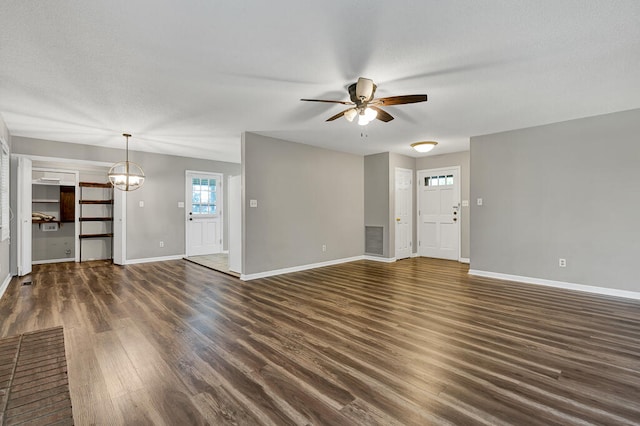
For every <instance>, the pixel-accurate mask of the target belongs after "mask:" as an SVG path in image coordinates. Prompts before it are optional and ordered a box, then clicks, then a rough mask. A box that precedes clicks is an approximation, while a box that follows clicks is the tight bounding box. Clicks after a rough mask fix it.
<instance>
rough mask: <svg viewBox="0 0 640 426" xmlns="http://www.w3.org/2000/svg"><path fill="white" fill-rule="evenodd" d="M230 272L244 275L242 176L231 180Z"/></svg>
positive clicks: (228, 211) (229, 213) (228, 215)
mask: <svg viewBox="0 0 640 426" xmlns="http://www.w3.org/2000/svg"><path fill="white" fill-rule="evenodd" d="M228 195H229V196H228V200H229V202H228V204H229V206H228V208H227V213H228V214H227V217H228V218H229V270H230V271H233V272H237V273H239V274H241V273H242V176H231V177H230V178H229V194H228Z"/></svg>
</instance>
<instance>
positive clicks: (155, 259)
mask: <svg viewBox="0 0 640 426" xmlns="http://www.w3.org/2000/svg"><path fill="white" fill-rule="evenodd" d="M184 257H185V255H184V254H174V255H172V256H160V257H146V258H143V259H127V260H125V261H124V264H125V265H135V264H138V263H151V262H166V261H167V260H180V259H184Z"/></svg>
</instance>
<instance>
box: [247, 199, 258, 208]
mask: <svg viewBox="0 0 640 426" xmlns="http://www.w3.org/2000/svg"><path fill="white" fill-rule="evenodd" d="M249 207H258V200H249Z"/></svg>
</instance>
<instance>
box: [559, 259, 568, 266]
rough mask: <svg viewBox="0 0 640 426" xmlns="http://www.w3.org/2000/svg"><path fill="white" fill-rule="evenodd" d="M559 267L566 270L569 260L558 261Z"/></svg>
mask: <svg viewBox="0 0 640 426" xmlns="http://www.w3.org/2000/svg"><path fill="white" fill-rule="evenodd" d="M558 266H559V267H561V268H566V267H567V259H562V258H560V259H558Z"/></svg>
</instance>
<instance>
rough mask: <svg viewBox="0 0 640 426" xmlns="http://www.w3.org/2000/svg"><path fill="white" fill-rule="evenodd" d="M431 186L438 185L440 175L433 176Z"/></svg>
mask: <svg viewBox="0 0 640 426" xmlns="http://www.w3.org/2000/svg"><path fill="white" fill-rule="evenodd" d="M431 186H438V176H431Z"/></svg>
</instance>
